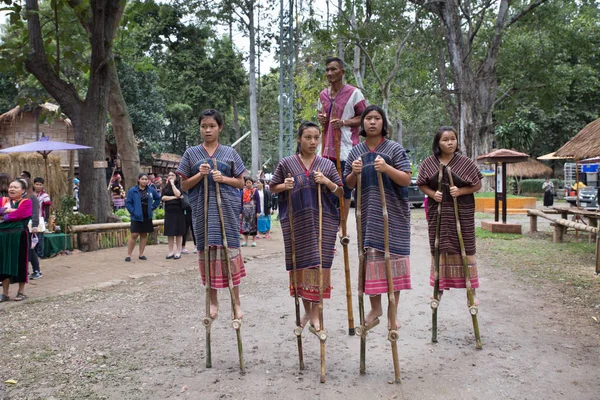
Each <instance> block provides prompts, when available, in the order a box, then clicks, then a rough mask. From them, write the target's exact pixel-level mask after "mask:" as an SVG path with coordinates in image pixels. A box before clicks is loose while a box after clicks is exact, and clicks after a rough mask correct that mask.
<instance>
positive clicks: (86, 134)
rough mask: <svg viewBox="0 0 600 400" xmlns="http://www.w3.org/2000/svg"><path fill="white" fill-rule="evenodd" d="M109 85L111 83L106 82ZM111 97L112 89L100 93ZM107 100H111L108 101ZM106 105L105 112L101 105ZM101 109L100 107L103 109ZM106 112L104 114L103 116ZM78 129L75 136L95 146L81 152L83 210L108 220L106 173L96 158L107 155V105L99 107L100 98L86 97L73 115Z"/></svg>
mask: <svg viewBox="0 0 600 400" xmlns="http://www.w3.org/2000/svg"><path fill="white" fill-rule="evenodd" d="M106 87H107V88H108V85H106ZM99 94H102V95H103V96H102V97H104V96H106V99H108V91H107V90H106V91H105V93H99ZM104 102H105V103H106V102H107V100H105V101H104ZM102 108H103V109H104V112H102V110H101V109H102ZM99 109H100V110H99ZM100 115H103V116H104V117H100ZM71 120H72V122H73V128H74V129H75V140H76V141H77V143H83V144H85V145H86V146H92V147H93V148H92V149H89V150H84V151H80V152H79V180H80V182H81V183H80V185H81V186H80V188H81V189H80V191H79V193H80V195H79V211H80V212H82V213H85V214H92V215H93V216H95V217H96V222H100V223H102V222H106V220H107V218H108V215H109V214H110V206H109V197H108V191H107V190H106V174H105V171H104V168H94V161H104V159H105V151H104V144H105V127H106V106H105V107H99V106H98V105H97V102H96V101H90V102H88V101H86V102H85V103H84V106H83V108H82V110H81V112H80V113H79V115H77V116H76V117H75V118H71Z"/></svg>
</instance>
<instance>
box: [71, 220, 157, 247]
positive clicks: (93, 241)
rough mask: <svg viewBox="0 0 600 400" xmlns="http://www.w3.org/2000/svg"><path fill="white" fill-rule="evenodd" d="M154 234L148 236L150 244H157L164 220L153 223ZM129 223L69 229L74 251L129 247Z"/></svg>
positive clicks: (82, 226)
mask: <svg viewBox="0 0 600 400" xmlns="http://www.w3.org/2000/svg"><path fill="white" fill-rule="evenodd" d="M152 224H153V225H154V232H152V233H150V234H148V244H149V245H151V244H157V243H158V235H159V234H160V233H161V232H162V230H163V226H164V224H165V220H164V219H157V220H154V221H152ZM130 225H131V223H129V222H114V223H106V224H89V225H73V226H70V227H69V233H70V235H71V243H72V246H73V249H79V250H81V251H95V250H101V249H110V248H113V247H121V246H126V245H127V240H129V227H130Z"/></svg>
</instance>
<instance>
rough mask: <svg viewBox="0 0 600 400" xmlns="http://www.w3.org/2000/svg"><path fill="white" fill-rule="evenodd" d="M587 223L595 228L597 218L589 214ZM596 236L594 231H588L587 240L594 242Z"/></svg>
mask: <svg viewBox="0 0 600 400" xmlns="http://www.w3.org/2000/svg"><path fill="white" fill-rule="evenodd" d="M588 225H589V226H591V227H593V228H597V227H598V219H597V218H596V217H594V216H589V217H588ZM597 236H598V235H596V234H595V233H590V239H589V242H590V243H592V242H595V241H597Z"/></svg>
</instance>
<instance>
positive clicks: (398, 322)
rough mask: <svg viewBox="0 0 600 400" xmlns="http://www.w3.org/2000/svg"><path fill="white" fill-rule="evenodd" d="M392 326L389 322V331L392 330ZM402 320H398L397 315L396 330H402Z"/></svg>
mask: <svg viewBox="0 0 600 400" xmlns="http://www.w3.org/2000/svg"><path fill="white" fill-rule="evenodd" d="M391 326H392V325H391V324H390V321H388V329H391ZM400 326H401V325H400V320H399V319H398V316H397V315H396V330H398V329H400Z"/></svg>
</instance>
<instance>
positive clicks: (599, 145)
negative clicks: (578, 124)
mask: <svg viewBox="0 0 600 400" xmlns="http://www.w3.org/2000/svg"><path fill="white" fill-rule="evenodd" d="M555 155H557V156H559V157H572V158H575V159H576V160H581V159H583V158H590V157H596V156H600V118H598V119H597V120H595V121H593V122H591V123H589V124H587V125H586V126H585V127H584V128H583V129H582V130H580V131H579V133H578V134H577V135H575V136H574V137H573V138H572V139H571V140H569V141H568V142H567V143H565V144H564V145H563V147H561V148H560V149H558V151H556V153H555Z"/></svg>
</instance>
